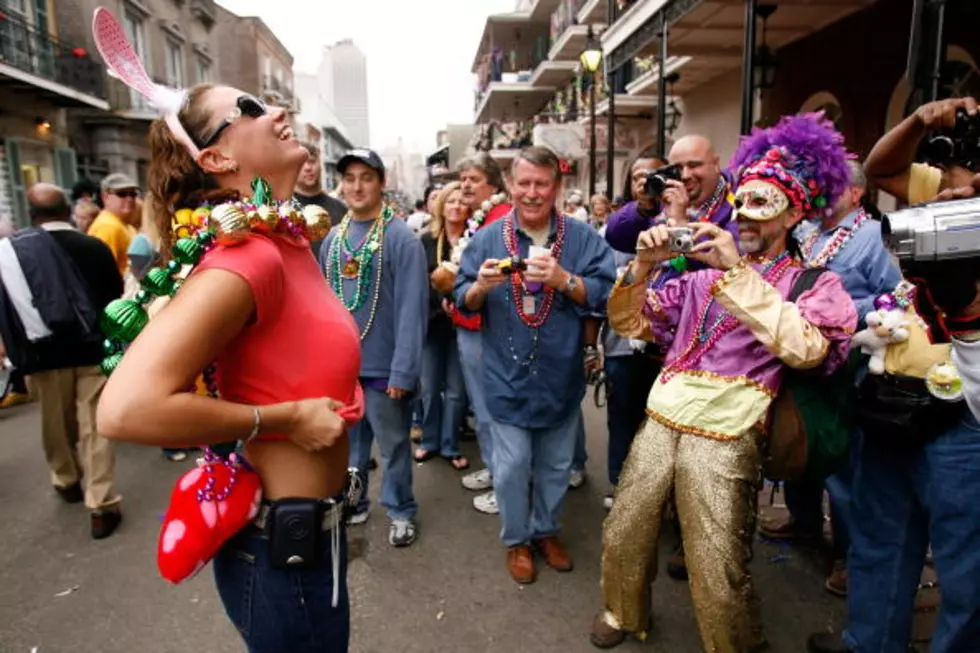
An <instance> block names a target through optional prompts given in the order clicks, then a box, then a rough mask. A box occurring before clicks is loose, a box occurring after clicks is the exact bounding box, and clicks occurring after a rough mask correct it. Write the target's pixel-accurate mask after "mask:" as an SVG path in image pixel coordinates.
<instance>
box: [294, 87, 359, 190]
mask: <svg viewBox="0 0 980 653" xmlns="http://www.w3.org/2000/svg"><path fill="white" fill-rule="evenodd" d="M294 80H295V84H296V97H297V98H298V99H299V101H300V106H301V107H302V110H301V111H300V113H299V115H298V117H297V119H298V120H300V121H302V122H304V123H307V124H311V125H316V127H317V128H318V130H319V134H320V136H319V139H318V140H317V141H316V143H317V144H318V145H319V147H320V153H321V158H322V161H321V164H322V166H323V170H324V175H323V185H324V188H326V189H328V190H331V189H333V188H335V187H336V186H337V183H338V177H337V174H338V173H337V162H338V161H339V160H340V157H342V156H343V155H344V153H345V152H347V151H348V150H350V149H353V147H354V145H353V141H352V140H351V139H350V137H349V136H348V135H347V134H348V130H347V127H346V126H344V124H343V123H342V122H341V121H340V118H338V117H337V114H336V112H334V110H333V107H331V106H330V104H329V102H328V101H327V96H326V92H325V89H323V88H322V87H321V86H320V77H319V75H313V74H306V73H296V74H295V75H294Z"/></svg>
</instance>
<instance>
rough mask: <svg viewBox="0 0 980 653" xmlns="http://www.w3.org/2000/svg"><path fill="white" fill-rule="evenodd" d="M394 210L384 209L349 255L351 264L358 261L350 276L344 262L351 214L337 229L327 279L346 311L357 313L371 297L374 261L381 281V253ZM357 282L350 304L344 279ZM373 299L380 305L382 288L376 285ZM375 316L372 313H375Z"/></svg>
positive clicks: (331, 248)
mask: <svg viewBox="0 0 980 653" xmlns="http://www.w3.org/2000/svg"><path fill="white" fill-rule="evenodd" d="M392 215H393V213H392V211H391V207H385V208H384V210H383V211H382V213H381V216H380V217H379V218H378V219H377V220H375V222H374V224H373V225H371V228H370V229H369V230H368V233H367V234H366V235H365V238H364V240H362V242H361V244H360V245H359V246H358V247H357V248H356V249H355V251H353V252H351V253H350V260H351V261H352V262H354V261H356V264H357V265H356V268H357V269H356V270H351V271H350V273H349V274H345V268H346V267H347V265H346V264H344V263H343V262H342V258H343V256H344V249H345V247H346V248H348V249H349V247H350V246H349V244H348V243H347V234H348V230H349V229H350V224H351V221H352V220H353V217H352V216H351V214H347V215H346V216H344V219H343V220H342V221H341V223H340V225H339V226H338V227H337V233H336V234H335V235H334V238H333V240H332V241H331V242H330V249H329V251H328V252H327V276H328V281H329V283H330V287H331V288H332V289H333V291H334V294H335V295H337V297H339V298H340V301H341V302H342V303H343V305H344V308H346V309H347V310H348V311H349V312H351V313H354V312H356V311H358V310H359V309H360V308H361V307H362V306H363V305H364V302H365V301H366V300H367V298H368V296H369V295H370V294H371V285H372V284H371V276H372V275H371V272H372V270H373V268H374V267H375V259H377V260H378V264H377V265H378V270H379V275H378V281H380V265H381V264H380V261H381V257H382V251H383V249H384V236H385V231H386V230H387V226H388V224H389V223H390V222H391V219H392ZM345 278H346V279H352V278H353V279H357V286H356V287H355V289H354V295H353V296H352V297H351V299H350V301H348V300H347V299H346V297H345V296H344V285H343V279H345ZM374 285H375V289H374V295H375V298H374V300H373V302H372V303H373V304H374V305H375V306H376V305H377V294H378V293H379V292H380V288H379V285H380V284H377V283H376V284H374ZM372 313H373V310H372Z"/></svg>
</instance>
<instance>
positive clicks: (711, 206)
mask: <svg viewBox="0 0 980 653" xmlns="http://www.w3.org/2000/svg"><path fill="white" fill-rule="evenodd" d="M727 195H728V182H727V181H726V180H725V178H724V177H721V178H720V179H719V180H718V183H717V184H715V190H714V192H713V193H712V194H711V197H710V198H709V199H708V201H707V202H705V203H704V204H702V205H701V208H700V209H698V210H697V211H695V213H694V219H695V221H696V222H705V221H707V220H710V219H711V216H712V215H713V214H714V212H715V211H716V210H717V209H718V207H719V206H721V203H722V201H723V200H724V199H725V198H726V196H727Z"/></svg>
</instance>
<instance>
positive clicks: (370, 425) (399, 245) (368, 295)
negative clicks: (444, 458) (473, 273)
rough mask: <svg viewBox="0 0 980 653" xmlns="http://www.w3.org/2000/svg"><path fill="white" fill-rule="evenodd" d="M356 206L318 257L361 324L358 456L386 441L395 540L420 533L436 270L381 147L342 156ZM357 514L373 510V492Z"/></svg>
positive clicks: (365, 460) (354, 432)
mask: <svg viewBox="0 0 980 653" xmlns="http://www.w3.org/2000/svg"><path fill="white" fill-rule="evenodd" d="M337 169H338V170H339V171H340V173H341V175H342V176H343V179H342V181H341V187H342V189H343V193H344V199H345V200H346V201H347V205H348V206H349V207H350V211H349V212H348V214H347V215H346V216H345V217H344V219H343V220H342V221H341V222H340V224H339V225H338V226H337V227H336V228H335V229H334V230H333V231H332V232H331V233H330V235H329V236H327V238H326V239H325V240H324V241H323V246H322V247H321V249H320V265H321V267H322V269H323V271H324V274H325V275H326V278H327V280H328V282H329V283H330V287H331V288H332V289H333V291H334V293H336V295H337V296H338V297H340V298H341V300H342V301H343V302H344V306H346V307H347V310H349V311H350V312H351V314H352V315H353V316H354V320H355V321H356V322H357V325H358V327H359V328H360V330H361V384H362V386H363V387H364V403H365V411H364V419H363V420H362V421H361V422H360V423H359V424H358V425H357V426H355V427H354V428H353V429H351V432H350V462H351V466H352V467H357V468H358V469H359V470H361V473H362V479H363V481H364V484H365V488H366V487H367V468H368V464H369V461H370V459H371V444H372V442H373V441H374V439H375V438H377V440H378V448H379V449H380V450H381V461H382V463H381V468H382V470H383V474H384V476H383V480H382V488H381V505H383V506H384V507H385V508H386V509H387V511H388V517H389V518H390V519H391V527H390V530H389V533H388V542H389V543H390V544H391V545H392V546H396V547H402V546H408V545H410V544H411V543H412V542H414V541H415V538H416V525H415V513H416V509H417V506H416V503H415V496H414V494H413V492H412V464H413V461H412V449H411V440H410V439H409V430H410V428H411V424H412V406H413V402H414V399H415V395H416V393H417V391H418V384H419V377H420V376H421V372H422V349H423V345H424V343H425V328H426V326H427V323H428V302H429V295H428V293H429V280H428V274H427V269H426V261H425V251H424V250H423V249H422V243H421V242H420V241H419V239H418V238H416V237H415V234H414V233H413V232H412V230H411V229H410V228H409V227H408V225H406V224H405V222H404V221H403V220H397V219H395V214H394V211H393V210H392V209H391V207H389V206H386V205H385V202H384V195H383V194H384V186H385V166H384V163H383V162H382V161H381V157H379V156H378V155H377V153H375V152H373V151H371V150H368V149H355V150H351V151H350V152H348V153H347V154H345V155H344V156H343V157H341V159H340V161H339V162H338V163H337ZM362 496H363V498H362V499H361V504H360V505H359V506H358V507H357V512H356V513H355V514H354V515H353V516H352V517H351V520H350V523H351V524H363V523H364V522H365V521H367V518H368V507H369V505H370V504H369V501H368V499H367V492H364V494H363V495H362Z"/></svg>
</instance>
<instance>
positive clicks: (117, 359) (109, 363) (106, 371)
mask: <svg viewBox="0 0 980 653" xmlns="http://www.w3.org/2000/svg"><path fill="white" fill-rule="evenodd" d="M122 359H123V355H122V352H118V353H115V354H112V355H111V356H106V357H105V358H103V359H102V362H101V363H100V364H99V371H100V372H102V374H103V376H109V375H111V374H112V373H113V372H115V371H116V368H117V367H119V363H121V362H122Z"/></svg>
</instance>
